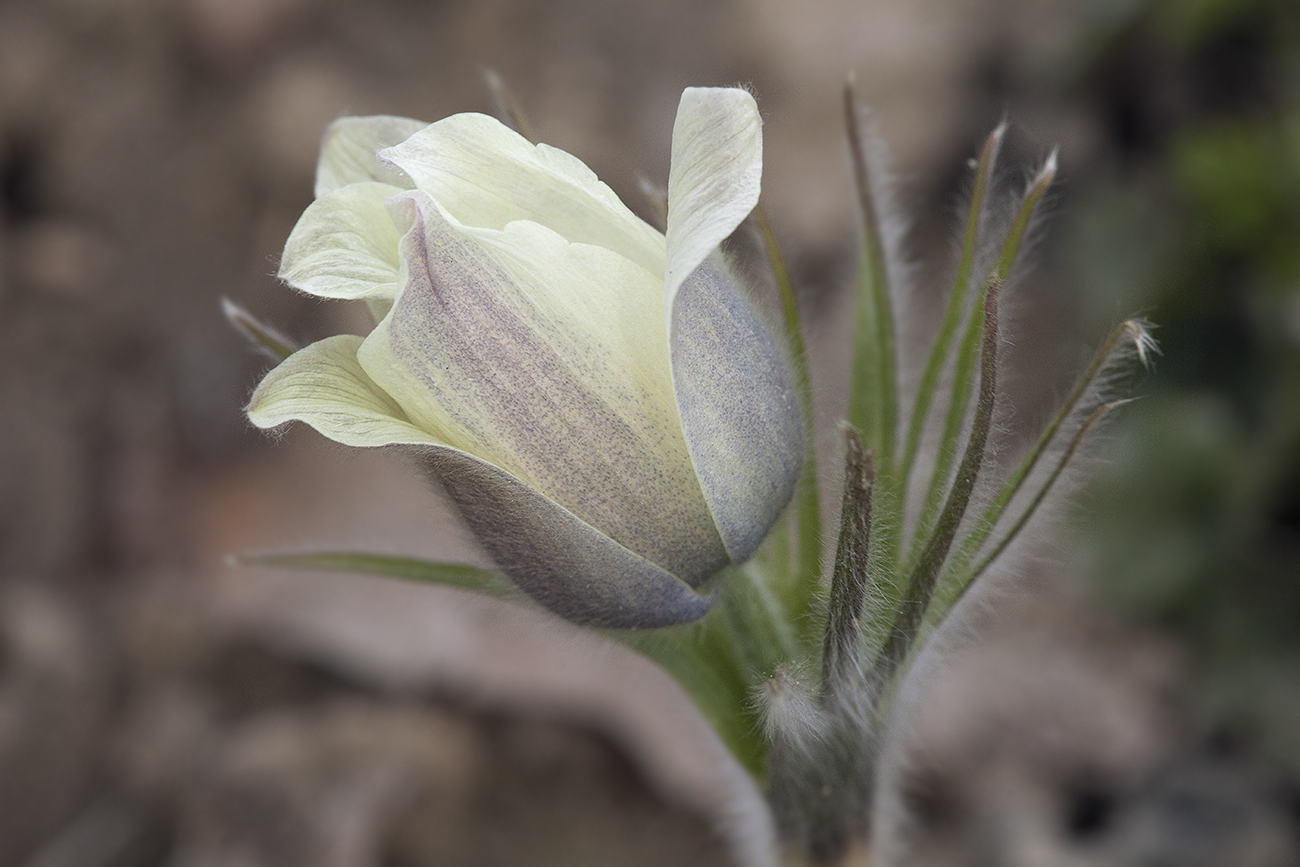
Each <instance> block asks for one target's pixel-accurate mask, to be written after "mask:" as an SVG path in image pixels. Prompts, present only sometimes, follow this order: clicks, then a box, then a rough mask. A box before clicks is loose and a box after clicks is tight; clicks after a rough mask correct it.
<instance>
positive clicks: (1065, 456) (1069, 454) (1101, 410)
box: [953, 398, 1132, 602]
mask: <svg viewBox="0 0 1300 867" xmlns="http://www.w3.org/2000/svg"><path fill="white" fill-rule="evenodd" d="M1131 402H1132V399H1131V398H1130V399H1128V400H1115V401H1111V402H1110V403H1104V404H1102V405H1101V406H1099V407H1097V408H1096V409H1095V410H1093V411H1092V414H1091V415H1089V416H1088V418H1087V419H1085V420H1084V422H1083V424H1081V425H1079V429H1078V430H1077V431H1075V433H1074V436H1073V437H1071V438H1070V444H1069V445H1068V446H1066V447H1065V451H1064V452H1062V453H1061V457H1060V459H1059V460H1058V461H1057V462H1056V466H1055V467H1054V468H1053V469H1052V474H1051V475H1050V476H1048V477H1047V479H1046V480H1045V481H1044V482H1043V486H1042V487H1041V488H1039V489H1038V493H1036V494H1035V495H1034V499H1033V500H1032V501H1031V502H1030V503H1029V505H1028V506H1026V507H1025V510H1024V512H1022V513H1021V515H1020V517H1019V518H1018V519H1017V520H1016V523H1015V524H1013V525H1012V527H1011V529H1010V530H1008V531H1007V534H1006V535H1005V536H1003V537H1002V539H1001V541H999V542H998V543H997V545H995V546H994V547H993V550H992V551H990V552H989V553H988V555H987V556H986V557H985V558H984V559H983V560H981V561H980V564H979V565H978V566H976V567H975V569H974V571H972V572H971V577H970V580H969V581H967V582H966V586H967V587H969V586H970V584H971V583H972V582H974V581H975V579H977V578H979V576H980V575H982V574H984V570H985V569H987V568H988V567H989V564H991V563H992V562H993V561H994V560H996V559H997V558H998V556H999V555H1001V554H1002V552H1003V551H1005V550H1006V548H1007V545H1009V544H1011V541H1012V540H1013V539H1015V538H1016V536H1017V535H1019V533H1020V531H1021V530H1022V529H1024V526H1025V524H1027V523H1029V519H1030V518H1032V517H1033V516H1034V512H1035V511H1037V509H1038V507H1039V505H1041V504H1042V502H1043V500H1044V499H1045V498H1046V497H1047V494H1048V492H1049V491H1051V490H1052V486H1053V485H1055V484H1056V480H1057V479H1058V478H1060V476H1061V473H1062V471H1064V470H1065V467H1066V465H1067V464H1069V463H1070V459H1071V458H1073V457H1074V453H1075V451H1076V450H1077V449H1078V448H1079V443H1081V442H1083V437H1084V435H1085V434H1087V433H1088V429H1089V428H1091V427H1092V426H1093V425H1094V424H1096V423H1097V422H1099V421H1101V419H1102V418H1103V417H1104V416H1106V415H1107V414H1108V413H1109V412H1110V411H1111V410H1113V409H1115V408H1116V407H1118V406H1123V405H1124V404H1126V403H1131ZM963 590H964V588H963ZM958 595H959V596H960V594H958ZM953 601H954V602H955V601H956V600H955V599H954V600H953Z"/></svg>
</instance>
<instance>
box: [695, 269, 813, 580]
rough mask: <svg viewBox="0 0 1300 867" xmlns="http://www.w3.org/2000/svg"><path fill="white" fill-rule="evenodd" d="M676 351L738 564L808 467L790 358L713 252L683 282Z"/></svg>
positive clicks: (715, 509)
mask: <svg viewBox="0 0 1300 867" xmlns="http://www.w3.org/2000/svg"><path fill="white" fill-rule="evenodd" d="M671 350H672V369H673V382H674V384H675V386H676V390H677V406H678V409H679V411H680V412H681V417H682V428H683V431H684V432H685V435H686V444H687V446H688V447H689V448H690V452H691V459H692V460H693V461H694V463H695V472H696V475H697V476H698V477H699V480H700V487H701V488H702V489H703V491H704V499H705V500H706V501H707V502H708V504H709V509H710V510H711V511H712V513H713V519H714V522H715V523H716V524H717V527H718V532H719V533H721V534H722V540H723V544H725V545H726V548H727V552H728V554H730V556H731V560H732V562H734V563H740V562H743V561H744V560H746V559H748V558H749V556H750V555H751V554H753V553H754V551H755V550H757V548H758V546H759V545H760V544H761V543H762V541H763V539H764V538H765V537H766V536H767V533H768V530H770V529H771V527H772V525H773V524H774V523H776V519H777V518H778V517H779V516H780V514H781V511H782V510H783V509H784V508H785V506H786V504H787V503H789V501H790V497H791V495H792V494H793V493H794V486H795V482H796V481H798V478H799V473H800V470H801V469H802V466H803V428H802V424H801V420H800V411H799V401H798V397H797V395H796V393H795V389H794V380H793V378H792V376H791V373H790V365H789V362H788V361H787V359H786V357H785V355H784V353H783V352H782V351H781V349H780V348H778V346H777V344H776V342H775V341H774V340H773V339H772V335H771V334H770V333H769V331H768V330H767V328H766V327H765V326H764V324H763V322H762V321H761V319H760V318H759V316H758V313H757V312H756V311H755V310H754V309H753V308H752V307H751V306H750V303H749V301H748V300H747V299H746V298H745V296H744V295H743V294H742V293H741V291H740V290H739V288H738V287H737V286H736V283H735V281H734V280H733V279H732V277H731V275H730V274H728V273H727V271H726V269H725V267H724V266H723V264H722V262H721V259H720V257H719V256H716V255H715V256H714V257H713V258H712V259H709V260H708V261H706V262H705V263H704V264H703V265H701V266H700V267H699V268H697V269H696V270H695V271H694V273H692V274H691V275H690V277H688V278H687V279H686V281H685V282H684V283H682V285H681V288H680V289H678V291H677V296H676V298H675V299H674V301H673V307H672V343H671Z"/></svg>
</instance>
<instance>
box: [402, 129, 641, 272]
mask: <svg viewBox="0 0 1300 867" xmlns="http://www.w3.org/2000/svg"><path fill="white" fill-rule="evenodd" d="M381 157H382V158H383V159H385V160H388V161H390V162H392V164H393V165H395V166H397V167H398V168H400V169H402V170H403V171H404V172H405V173H406V174H407V175H408V176H409V177H410V178H411V180H412V181H414V183H415V186H416V187H417V188H418V189H421V190H423V191H425V192H426V193H428V194H429V195H431V196H432V197H433V198H434V199H435V200H437V202H438V203H439V204H440V205H442V207H443V208H445V209H446V210H447V212H448V213H450V214H451V215H452V216H453V217H455V218H456V220H458V221H459V222H460V223H462V224H464V225H466V226H474V227H478V228H483V229H504V228H505V227H506V226H507V225H508V224H509V223H512V222H514V221H516V220H531V221H533V222H535V223H540V224H542V225H544V226H547V227H548V228H550V229H552V230H554V231H556V232H558V233H559V234H560V235H562V236H563V237H564V238H566V239H568V240H569V241H573V242H576V243H582V244H594V245H596V246H599V247H604V248H605V249H607V250H611V251H613V252H615V253H618V254H619V255H620V256H624V257H625V258H628V259H630V260H632V261H633V262H635V263H637V264H638V265H640V266H641V267H642V268H645V269H646V270H647V271H649V272H651V273H652V274H654V275H655V276H660V275H662V273H663V267H664V238H663V235H661V234H660V233H659V232H657V231H656V230H655V229H654V228H652V227H651V226H650V225H649V224H647V223H646V222H645V221H643V220H641V219H640V218H639V217H637V216H636V215H635V214H633V213H632V212H631V211H629V210H628V209H627V206H626V205H624V204H623V203H622V202H621V201H619V199H618V196H616V195H614V192H613V191H612V190H611V189H610V188H609V187H607V186H606V185H605V184H603V183H601V182H600V181H599V180H597V178H596V175H595V173H594V172H592V170H591V169H589V168H587V166H586V165H584V164H583V162H582V161H581V160H579V159H577V158H576V157H573V156H571V155H569V154H567V153H565V152H564V151H562V150H558V149H556V148H553V147H548V146H547V145H534V144H532V143H531V142H529V141H528V140H527V139H525V138H524V137H523V136H521V135H519V134H518V133H516V132H515V131H514V130H511V129H509V128H507V127H506V126H504V125H502V124H501V123H500V122H499V121H497V120H495V119H494V118H491V117H488V116H486V115H482V114H457V115H453V116H452V117H449V118H446V119H445V120H440V121H438V122H437V123H435V124H433V125H431V126H429V127H426V128H425V129H423V130H420V131H419V132H417V133H415V134H414V135H412V136H411V137H410V138H408V139H407V140H406V141H404V142H402V144H400V145H397V146H396V147H392V148H389V149H388V150H386V151H384V152H383V153H382V154H381Z"/></svg>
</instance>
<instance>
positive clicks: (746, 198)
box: [664, 87, 763, 300]
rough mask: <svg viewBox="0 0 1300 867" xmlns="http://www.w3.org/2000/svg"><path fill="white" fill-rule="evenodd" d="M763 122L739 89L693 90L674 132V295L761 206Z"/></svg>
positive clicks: (668, 274)
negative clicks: (758, 206) (759, 197)
mask: <svg viewBox="0 0 1300 867" xmlns="http://www.w3.org/2000/svg"><path fill="white" fill-rule="evenodd" d="M762 176H763V120H762V118H761V117H759V114H758V105H757V104H756V103H755V102H754V97H752V96H750V95H749V93H747V92H746V91H743V90H740V89H739V88H735V87H688V88H687V89H686V90H685V91H684V92H683V93H682V99H681V102H680V103H679V104H678V106H677V120H676V122H675V123H674V124H673V151H672V163H671V165H670V167H669V170H668V249H667V265H666V268H665V272H664V283H665V285H666V290H667V293H668V298H669V299H670V300H671V299H672V297H673V295H674V293H676V291H677V287H678V286H680V285H681V283H682V281H683V280H685V279H686V278H687V277H688V276H689V275H690V274H691V273H692V272H694V271H695V269H696V268H697V267H699V265H700V263H701V262H703V261H704V260H705V259H706V258H708V256H709V255H710V254H711V253H712V252H713V251H714V250H716V249H717V247H718V245H719V244H721V243H722V242H723V241H724V240H726V238H727V236H728V235H730V234H731V233H732V232H734V231H735V230H736V227H737V226H739V225H740V223H741V221H742V220H744V219H745V217H746V216H748V215H749V212H750V211H752V210H754V206H755V205H757V204H758V194H759V189H760V187H761V184H762Z"/></svg>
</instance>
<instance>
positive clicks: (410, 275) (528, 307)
mask: <svg viewBox="0 0 1300 867" xmlns="http://www.w3.org/2000/svg"><path fill="white" fill-rule="evenodd" d="M761 163H762V131H761V120H760V119H759V116H758V112H757V108H756V106H755V104H754V100H753V98H752V97H751V96H750V95H749V94H748V93H746V92H745V91H743V90H738V89H703V88H692V89H689V90H687V91H686V92H685V93H684V94H683V95H682V99H681V104H680V106H679V108H678V113H677V120H676V123H675V125H674V128H673V140H672V163H671V169H670V173H669V183H668V216H667V234H666V236H665V235H664V234H661V233H660V232H658V231H657V230H655V229H654V228H652V227H651V226H649V225H648V224H646V223H645V222H643V221H642V220H640V219H639V218H637V217H636V216H635V215H634V214H633V213H632V212H631V211H630V210H628V209H627V207H626V206H625V205H624V204H623V203H622V202H620V201H619V200H618V198H617V197H616V196H615V195H614V194H613V192H612V191H611V190H610V189H609V188H608V187H607V186H605V185H604V184H603V183H601V182H599V181H598V180H597V179H596V177H595V175H594V173H593V172H592V171H591V170H590V169H588V168H587V166H585V165H584V164H583V163H582V162H580V161H579V160H578V159H576V158H574V157H572V156H570V155H569V154H567V153H565V152H563V151H560V150H557V149H555V148H551V147H548V146H546V145H533V144H531V143H530V142H528V141H527V140H525V139H524V138H522V137H521V136H520V135H518V134H517V133H515V132H513V131H511V130H510V129H508V128H506V127H505V126H503V125H502V124H500V123H498V122H497V121H496V120H494V119H492V118H489V117H486V116H483V115H478V114H460V115H455V116H453V117H449V118H446V119H445V120H442V121H439V122H438V123H434V124H432V125H428V126H426V125H425V124H423V123H420V122H417V121H413V120H408V119H405V118H394V117H370V118H343V119H341V120H339V121H337V122H336V123H335V124H334V125H333V127H332V128H331V129H330V131H329V133H328V134H327V136H326V140H325V144H324V149H323V152H322V155H321V160H320V165H319V170H318V174H317V181H316V200H315V201H314V202H313V203H312V205H311V206H309V207H308V208H307V210H306V212H305V213H304V214H303V216H302V218H301V219H300V220H299V222H298V224H297V226H296V227H295V228H294V230H293V232H292V234H291V235H290V237H289V240H288V243H287V245H286V247H285V251H284V257H283V261H282V265H281V270H280V276H281V277H282V278H283V279H284V280H285V281H286V282H288V283H289V284H290V285H291V286H293V287H294V288H296V289H299V290H301V291H303V292H308V293H311V294H313V295H317V296H320V297H324V298H340V299H359V300H363V301H365V302H366V303H367V305H368V306H369V307H370V310H371V312H372V313H373V314H374V315H375V319H376V321H377V323H378V324H377V325H376V326H375V328H374V330H373V331H371V333H370V334H369V335H368V336H366V337H360V336H355V335H339V336H335V337H329V338H326V339H325V340H321V341H319V342H317V343H313V344H311V345H309V346H307V347H305V348H303V349H301V350H299V351H297V352H295V353H294V354H293V355H291V356H289V357H288V358H287V359H285V360H284V361H283V362H282V363H281V364H280V365H279V366H278V367H276V368H275V369H274V370H272V371H271V372H270V373H269V374H268V375H267V376H266V378H265V379H264V380H263V381H262V383H261V385H260V386H258V388H257V390H256V392H255V393H254V394H253V398H252V401H251V403H250V405H249V407H248V415H249V418H250V419H251V420H252V421H253V423H254V424H255V425H257V426H258V427H263V428H270V427H276V426H278V425H281V424H283V423H285V422H288V421H290V420H295V419H297V420H301V421H304V422H306V423H307V424H309V425H311V426H312V427H314V428H316V429H317V430H318V431H320V432H321V433H322V434H324V435H325V436H327V437H329V438H331V439H334V440H337V441H338V442H341V443H345V444H347V445H351V446H387V445H400V446H404V447H407V448H409V449H411V450H413V451H414V452H415V453H416V455H417V459H418V460H419V461H420V462H421V464H422V465H423V466H425V467H427V469H428V470H429V472H430V473H431V474H432V475H433V476H434V477H435V478H436V479H437V480H438V481H439V482H440V483H441V485H442V487H443V488H444V489H445V490H446V492H447V494H448V495H449V497H450V498H451V500H452V501H453V502H454V503H455V505H456V507H457V508H458V509H459V511H460V512H461V514H462V515H463V516H464V518H465V521H466V523H467V524H468V526H469V527H470V529H471V530H472V531H473V532H474V533H475V535H476V536H477V538H478V539H479V541H480V542H481V543H482V545H483V546H484V548H485V549H486V551H487V552H488V553H489V554H490V555H491V556H492V558H493V559H494V560H495V561H496V563H497V565H498V566H499V567H500V569H501V570H502V572H504V573H505V574H506V575H507V576H508V577H509V578H510V579H511V580H512V581H513V582H514V583H515V584H517V585H518V586H519V587H520V588H521V589H522V590H524V591H525V592H526V593H527V594H529V595H530V596H532V597H533V598H534V599H536V600H537V601H539V602H540V603H542V604H543V605H545V606H546V607H548V608H550V609H551V610H552V611H554V612H556V613H558V614H560V615H561V616H563V617H566V618H568V619H570V620H573V621H576V622H580V623H587V624H592V625H598V626H611V627H653V626H664V625H669V624H673V623H680V622H685V621H688V620H692V619H694V618H697V617H699V616H701V615H702V614H703V613H705V612H706V611H707V610H708V608H709V605H710V602H711V598H712V596H711V594H710V593H709V592H708V588H707V587H706V586H705V585H706V582H707V581H708V579H709V578H710V577H712V576H714V575H716V574H717V573H718V572H719V571H720V570H722V569H723V568H724V567H726V566H727V565H728V564H730V563H739V562H741V561H743V560H745V559H746V558H748V557H749V556H750V555H751V554H752V553H753V552H754V551H755V549H756V548H757V547H758V545H759V543H760V542H761V541H762V540H763V538H764V537H765V536H766V535H767V532H768V530H769V529H770V528H771V527H772V525H773V523H774V522H775V521H776V518H777V517H778V515H779V513H780V512H781V510H782V509H783V508H784V506H785V505H786V503H787V501H788V500H789V498H790V495H791V492H792V490H793V487H794V483H795V481H796V478H797V475H798V473H799V469H800V465H801V461H802V456H803V443H802V433H801V422H800V417H799V406H798V399H797V396H796V393H795V389H794V386H793V382H792V377H791V373H790V368H789V363H788V359H787V357H786V353H785V351H784V350H783V348H782V347H781V346H780V345H779V344H778V342H777V341H776V340H774V338H773V336H772V335H771V334H770V333H769V331H768V329H767V328H766V327H765V325H764V323H763V321H762V319H761V317H760V316H759V315H758V313H757V312H756V311H755V309H754V308H753V306H752V304H751V302H750V301H749V300H748V299H747V297H746V295H745V293H744V292H743V291H742V288H741V287H740V286H739V285H738V283H737V281H736V279H735V278H734V277H733V276H732V273H731V272H730V271H729V269H728V267H727V264H726V263H725V262H724V261H723V259H722V257H721V255H720V253H719V252H718V246H719V244H720V243H721V242H722V241H723V240H724V239H725V238H726V237H727V236H728V235H730V234H731V233H732V232H733V231H734V230H735V229H736V227H737V226H738V225H739V224H740V222H741V221H742V220H743V219H744V218H745V216H746V215H747V214H748V213H749V212H750V211H751V210H752V209H753V207H754V206H755V204H756V203H757V201H758V195H759V185H760V177H761Z"/></svg>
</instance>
